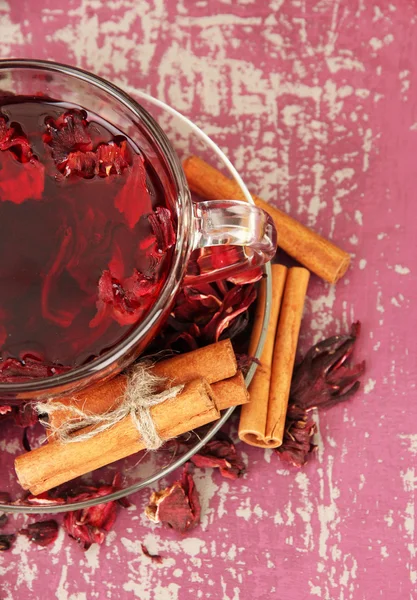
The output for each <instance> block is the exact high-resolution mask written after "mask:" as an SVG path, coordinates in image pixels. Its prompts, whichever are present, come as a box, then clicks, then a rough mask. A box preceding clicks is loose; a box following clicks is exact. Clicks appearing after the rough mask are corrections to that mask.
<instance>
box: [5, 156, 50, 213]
mask: <svg viewBox="0 0 417 600" xmlns="http://www.w3.org/2000/svg"><path fill="white" fill-rule="evenodd" d="M44 185H45V167H44V166H43V165H42V164H41V163H40V162H39V161H38V160H35V159H33V160H31V161H29V162H26V163H25V164H22V163H21V162H19V161H18V160H17V159H16V157H15V156H14V155H13V154H12V153H5V154H4V155H3V156H2V157H1V164H0V201H2V202H6V201H9V202H14V203H15V204H22V203H23V202H25V201H26V200H40V199H41V198H42V194H43V189H44Z"/></svg>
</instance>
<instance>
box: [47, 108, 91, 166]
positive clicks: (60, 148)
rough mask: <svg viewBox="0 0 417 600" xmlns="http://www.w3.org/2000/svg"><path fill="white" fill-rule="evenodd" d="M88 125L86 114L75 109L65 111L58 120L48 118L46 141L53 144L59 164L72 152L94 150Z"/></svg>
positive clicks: (53, 152) (52, 147) (53, 151)
mask: <svg viewBox="0 0 417 600" xmlns="http://www.w3.org/2000/svg"><path fill="white" fill-rule="evenodd" d="M87 125H88V124H87V120H86V118H85V114H84V113H83V112H82V111H79V110H75V109H74V110H70V111H67V112H65V113H64V114H62V115H61V116H60V117H58V119H57V120H56V121H54V119H52V118H48V119H47V121H46V130H47V133H46V134H45V135H44V141H45V142H46V143H47V144H49V145H50V146H51V149H52V156H53V158H54V160H55V163H56V164H57V166H59V165H61V164H62V163H63V162H64V161H66V160H67V158H68V156H69V154H70V153H71V152H77V151H78V150H81V151H82V152H88V151H90V150H92V141H91V136H90V134H89V132H88V130H87Z"/></svg>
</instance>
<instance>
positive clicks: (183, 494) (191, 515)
mask: <svg viewBox="0 0 417 600" xmlns="http://www.w3.org/2000/svg"><path fill="white" fill-rule="evenodd" d="M200 513H201V507H200V501H199V498H198V494H197V490H196V488H195V484H194V480H193V478H192V476H191V474H190V473H189V472H188V470H187V468H186V467H185V468H184V471H183V475H182V479H181V481H176V482H175V483H174V484H173V485H172V486H171V487H168V488H166V489H165V490H162V491H161V492H153V494H152V496H151V498H150V501H149V504H148V506H147V507H146V509H145V514H146V515H147V516H148V518H149V519H150V520H151V521H154V523H163V524H164V525H167V526H168V527H170V528H171V529H174V530H175V531H178V532H179V533H186V532H187V531H189V530H190V529H192V528H193V527H195V526H196V525H197V524H198V523H199V522H200Z"/></svg>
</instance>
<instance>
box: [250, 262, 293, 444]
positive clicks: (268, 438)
mask: <svg viewBox="0 0 417 600" xmlns="http://www.w3.org/2000/svg"><path fill="white" fill-rule="evenodd" d="M286 277H287V269H286V268H285V267H284V266H282V265H272V303H271V314H270V317H269V322H268V329H267V333H266V340H265V344H264V348H263V351H262V356H261V358H260V363H261V364H260V365H259V366H258V368H257V369H256V371H255V375H254V376H253V379H252V381H251V384H250V386H249V399H250V401H249V404H246V405H245V406H243V407H242V411H241V415H240V422H239V438H240V439H241V440H242V441H243V442H246V443H247V444H250V445H252V446H258V447H261V448H274V447H276V446H277V445H279V440H277V439H275V437H274V433H273V431H271V429H270V428H268V422H269V412H270V411H271V410H273V407H271V406H270V402H269V398H270V383H271V367H272V359H273V352H274V342H275V335H276V330H277V323H278V316H279V310H280V306H281V299H282V294H283V290H284V285H285V280H286ZM265 300H266V281H265V280H262V281H261V284H260V289H259V294H258V304H257V307H256V312H255V321H254V327H253V330H252V336H251V340H250V347H249V354H250V355H252V354H254V352H255V350H256V347H257V345H258V340H259V337H260V333H261V329H262V324H263V322H264V316H265Z"/></svg>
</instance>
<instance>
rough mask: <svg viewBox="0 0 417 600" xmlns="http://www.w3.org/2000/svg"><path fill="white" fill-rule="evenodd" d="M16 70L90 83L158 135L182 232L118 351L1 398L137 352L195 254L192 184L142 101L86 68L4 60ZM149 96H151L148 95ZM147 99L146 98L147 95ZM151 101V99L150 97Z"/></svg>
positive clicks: (41, 388)
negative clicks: (157, 287)
mask: <svg viewBox="0 0 417 600" xmlns="http://www.w3.org/2000/svg"><path fill="white" fill-rule="evenodd" d="M12 69H33V70H35V69H38V70H43V71H49V72H51V71H52V72H55V73H59V74H61V75H62V74H63V75H67V76H69V77H70V78H71V77H72V78H74V79H78V80H83V81H87V83H89V84H91V85H92V86H93V88H94V87H95V88H96V89H97V88H98V89H100V90H104V91H105V92H106V93H108V94H110V95H111V96H112V97H113V98H114V99H115V100H117V101H118V102H120V103H121V104H123V105H124V106H125V107H126V108H127V109H129V111H130V112H131V113H132V115H134V116H135V117H136V118H139V120H140V121H142V122H143V123H144V124H145V126H146V127H147V128H148V130H149V131H150V133H151V134H152V135H153V136H154V138H155V141H156V143H157V144H158V145H159V146H160V147H161V149H162V151H163V153H164V157H165V158H166V160H167V162H168V165H169V168H170V169H171V171H172V175H173V180H174V184H175V186H176V190H175V193H176V198H177V207H178V214H179V217H180V218H179V219H178V232H177V233H179V235H177V243H176V245H175V249H174V253H173V258H172V264H171V268H170V271H169V274H168V277H167V279H166V281H165V284H164V286H163V288H162V290H161V292H160V294H159V295H158V298H157V300H156V302H155V304H154V305H153V306H152V308H151V310H150V311H149V313H148V314H147V315H146V316H145V318H144V319H143V320H142V321H141V322H140V324H139V325H138V326H137V327H135V328H134V329H133V330H132V331H131V332H130V333H129V334H128V335H127V336H126V337H125V338H124V339H123V340H122V341H121V342H119V343H118V344H117V345H116V346H115V347H114V348H112V349H111V350H109V351H107V352H105V353H103V355H102V356H99V357H97V358H96V359H94V360H92V361H91V362H89V363H87V364H85V365H81V366H80V367H77V368H75V369H71V370H70V371H69V372H67V373H62V374H60V375H55V376H54V377H49V378H42V379H36V380H31V381H26V382H20V383H0V395H1V394H2V393H3V394H4V395H5V396H6V397H7V395H12V394H19V393H26V394H29V393H31V392H33V393H35V392H36V393H39V392H45V393H48V391H52V390H53V389H54V388H56V387H59V388H61V387H63V388H65V386H71V385H72V384H75V383H77V382H80V381H82V380H83V379H86V378H87V377H89V376H91V375H92V374H96V375H98V374H99V373H101V372H106V371H107V369H110V370H111V368H112V366H113V365H115V364H116V363H117V362H118V361H121V360H122V359H123V357H124V356H126V355H128V354H129V353H130V352H134V348H135V347H136V346H137V345H138V344H139V342H140V341H141V340H142V339H143V338H144V337H146V335H148V333H149V331H150V330H151V329H152V327H153V326H154V324H155V322H156V321H157V320H158V318H159V316H160V314H161V312H162V311H163V310H164V308H165V307H166V305H167V303H168V302H169V300H170V298H171V297H172V296H173V295H175V294H176V293H177V292H178V290H179V287H180V285H181V281H182V279H183V275H184V271H185V267H186V264H187V261H188V258H189V254H190V253H191V250H192V246H191V243H190V239H188V238H189V236H188V237H186V236H183V235H180V234H181V231H184V230H187V229H190V228H191V227H192V218H193V216H192V203H191V200H189V201H188V198H187V196H189V189H188V184H187V181H186V179H185V175H184V172H183V170H182V166H181V163H180V160H179V158H178V156H177V154H176V152H175V150H174V149H173V147H172V146H171V143H170V141H169V140H168V138H167V136H166V134H165V133H164V131H163V130H162V129H161V127H160V126H159V125H158V123H157V122H156V121H155V120H154V119H153V117H152V116H151V115H150V114H149V113H148V112H147V111H146V110H145V109H144V108H143V107H142V106H140V104H139V103H138V102H136V101H135V100H134V99H133V98H131V97H130V96H129V95H128V94H127V93H125V92H124V91H123V90H121V89H120V88H118V87H117V86H115V85H113V84H112V83H110V82H108V81H106V80H105V79H102V78H101V77H98V76H96V75H93V74H91V73H88V72H87V71H84V70H82V69H78V68H75V67H70V66H68V65H63V64H60V63H55V62H49V61H37V60H30V59H22V60H0V73H1V72H2V71H5V70H12ZM146 96H147V95H146ZM144 97H145V95H144ZM149 99H151V96H149Z"/></svg>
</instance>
